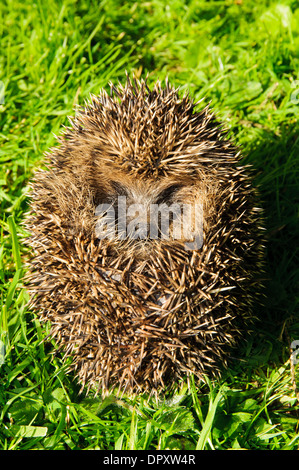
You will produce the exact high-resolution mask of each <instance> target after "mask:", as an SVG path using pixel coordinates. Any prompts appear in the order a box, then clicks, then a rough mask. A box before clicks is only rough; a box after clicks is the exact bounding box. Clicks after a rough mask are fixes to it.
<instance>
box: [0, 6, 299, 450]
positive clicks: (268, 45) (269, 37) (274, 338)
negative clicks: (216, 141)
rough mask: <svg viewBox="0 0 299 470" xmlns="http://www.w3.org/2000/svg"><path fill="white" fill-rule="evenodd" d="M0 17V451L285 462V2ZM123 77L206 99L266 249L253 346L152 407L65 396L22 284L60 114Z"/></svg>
mask: <svg viewBox="0 0 299 470" xmlns="http://www.w3.org/2000/svg"><path fill="white" fill-rule="evenodd" d="M0 14H1V21H0V35H1V53H0V80H1V81H2V84H3V85H2V86H4V87H5V96H4V97H2V99H1V103H2V104H0V207H1V226H0V239H1V248H0V281H1V283H0V289H1V313H0V315H1V316H0V328H1V329H0V340H1V343H0V346H1V347H0V363H1V364H2V365H1V366H0V448H1V449H18V450H20V449H230V448H234V449H239V448H243V449H271V450H275V449H298V448H299V428H298V418H299V414H298V404H299V403H298V396H299V395H298V387H299V384H298V379H299V372H298V370H299V369H298V365H296V364H295V365H294V367H292V364H291V363H290V344H291V342H292V341H294V340H299V317H298V287H299V282H298V281H299V271H298V264H299V263H298V249H297V244H298V239H299V233H298V193H299V175H298V159H299V140H298V136H299V133H298V127H299V126H298V118H297V116H298V111H299V8H298V3H297V2H296V1H295V0H294V1H291V0H280V1H279V0H274V1H270V0H269V1H264V2H255V1H253V0H246V1H245V0H243V2H242V1H233V0H226V1H195V0H189V1H187V0H185V1H183V0H174V1H173V2H163V1H162V0H149V1H148V2H144V3H143V2H134V1H127V2H122V1H119V0H106V1H102V2H94V1H89V0H83V1H81V2H75V1H74V0H61V1H58V0H51V2H50V1H49V2H48V1H44V2H42V1H41V0H39V1H37V2H33V3H32V2H29V1H28V0H23V1H22V2H19V1H17V0H15V1H3V2H1V4H0ZM125 70H127V71H128V72H129V74H131V75H132V74H133V73H134V74H135V75H137V76H138V77H139V76H144V75H146V74H147V73H149V79H148V80H149V84H150V85H151V84H152V83H153V82H154V81H155V80H156V79H158V78H159V79H161V80H164V78H165V77H166V76H168V77H169V80H170V82H171V83H173V84H174V85H176V86H180V87H181V88H182V90H185V89H189V90H190V93H191V95H193V96H194V97H195V99H200V98H205V99H204V103H207V102H209V101H210V100H211V101H212V106H213V107H214V109H215V110H216V112H217V113H218V115H219V116H220V118H222V119H224V120H225V122H226V125H227V127H228V128H229V130H230V132H231V134H232V135H233V136H234V139H235V141H236V143H238V144H239V145H240V146H241V147H242V149H243V154H244V161H246V162H247V163H251V164H252V165H253V167H254V168H255V172H256V180H255V181H256V184H259V186H260V192H261V197H262V201H263V207H264V209H265V216H266V228H267V236H268V244H267V264H268V268H267V282H266V291H265V304H264V306H262V307H259V308H257V311H256V315H257V316H258V317H259V318H260V322H259V323H258V324H257V326H256V328H255V331H254V334H253V335H252V336H250V337H248V338H247V340H246V341H245V340H244V343H242V344H241V345H240V348H239V349H238V351H236V352H235V354H234V357H233V359H232V361H231V364H230V367H229V369H228V370H227V371H225V372H224V374H223V376H222V378H221V380H219V381H217V382H215V383H210V382H208V381H207V383H205V384H202V385H196V384H195V383H193V382H192V381H191V384H190V386H189V388H188V387H187V385H186V384H185V383H181V384H178V386H177V389H176V390H175V391H174V392H173V391H172V392H170V391H166V393H165V397H164V399H163V400H162V401H158V402H157V401H156V400H154V399H153V398H151V399H149V398H148V397H146V396H137V397H135V398H132V397H122V398H116V397H115V396H110V397H107V398H106V399H105V400H104V401H103V400H101V399H100V398H96V397H93V396H83V395H79V393H78V390H79V387H78V385H77V384H76V382H75V381H74V378H73V377H72V375H71V374H67V373H66V369H67V364H65V363H64V362H63V360H62V358H61V357H60V356H59V355H55V354H53V353H54V352H55V344H53V343H41V340H42V338H44V337H45V335H46V332H45V331H44V330H43V329H42V328H41V326H40V323H39V320H38V317H37V316H34V315H33V313H32V312H30V310H28V308H27V307H26V302H27V301H28V294H27V292H26V290H25V289H23V287H22V276H23V274H24V271H25V269H24V267H23V264H22V262H23V260H24V259H25V258H26V256H27V255H28V253H27V251H26V249H25V247H24V245H23V243H22V237H23V236H24V235H25V233H24V231H23V229H22V226H21V222H22V220H23V218H24V213H25V212H26V210H27V204H28V201H27V191H28V182H29V180H30V177H31V176H32V173H33V171H34V169H35V168H36V167H38V166H39V165H40V164H41V161H42V155H43V152H44V151H46V150H47V149H48V148H49V147H51V146H53V145H54V144H55V137H54V135H53V134H58V133H59V129H60V128H61V126H62V125H63V124H66V123H67V116H68V115H71V114H73V107H74V105H75V104H76V103H83V102H84V99H85V98H88V96H89V93H91V92H92V93H98V92H99V90H100V89H101V88H102V87H106V88H107V89H108V87H107V84H108V81H109V80H112V81H114V82H117V81H118V80H119V81H121V82H124V80H125ZM1 89H2V88H1V87H0V90H1ZM0 98H1V97H0ZM3 98H4V99H3ZM3 345H5V352H6V355H5V358H4V357H3V353H4V348H3V347H2V346H3ZM296 380H297V384H296ZM296 394H297V398H296Z"/></svg>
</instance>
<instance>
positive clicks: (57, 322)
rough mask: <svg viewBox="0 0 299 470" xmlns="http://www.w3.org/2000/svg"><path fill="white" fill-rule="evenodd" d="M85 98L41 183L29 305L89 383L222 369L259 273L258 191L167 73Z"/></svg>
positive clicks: (36, 189) (206, 113)
mask: <svg viewBox="0 0 299 470" xmlns="http://www.w3.org/2000/svg"><path fill="white" fill-rule="evenodd" d="M112 92H113V93H114V96H111V97H108V95H107V94H106V93H105V92H102V93H101V94H100V96H99V97H92V100H91V103H89V104H87V105H86V106H85V108H81V109H80V110H79V111H78V113H77V115H76V117H75V119H74V120H71V127H69V128H66V130H65V132H64V133H63V134H62V136H61V137H59V139H58V141H59V143H60V145H59V146H58V147H56V148H54V149H52V151H51V152H50V153H49V154H48V159H49V169H48V170H46V171H38V172H37V173H36V175H35V177H34V180H33V182H32V188H33V191H32V196H31V197H32V201H31V212H30V215H29V217H28V218H27V225H26V226H27V229H28V230H29V231H30V232H31V234H32V235H31V237H30V238H29V239H28V244H29V246H30V247H31V248H32V250H33V255H32V257H31V260H30V271H29V278H28V279H29V281H28V283H29V289H30V291H31V293H32V302H31V305H32V307H33V308H34V309H36V310H37V311H38V312H39V314H40V318H41V319H42V320H44V321H46V320H50V322H51V325H52V327H51V333H52V336H53V337H54V338H55V339H56V340H57V342H58V344H59V345H60V347H61V348H63V349H64V351H65V353H66V354H67V355H71V356H72V357H73V369H74V370H75V371H76V373H77V375H78V377H79V379H80V381H81V383H82V385H84V384H87V385H88V387H96V388H99V389H102V390H108V389H109V388H111V387H114V386H119V387H120V388H122V389H123V390H127V391H131V392H133V391H136V390H142V391H148V390H153V389H155V390H160V389H161V387H163V385H164V383H165V382H166V381H169V380H177V379H178V378H182V377H184V376H185V375H188V374H190V373H193V374H195V375H196V376H197V377H199V378H200V377H202V375H203V374H206V373H209V372H210V373H211V374H215V373H216V371H217V364H218V363H219V361H220V362H221V364H225V363H226V356H227V354H228V352H229V347H231V346H232V345H234V344H235V343H236V340H237V339H238V338H239V337H240V335H241V334H242V331H244V329H245V325H246V324H247V322H249V321H250V320H251V317H252V314H251V305H252V302H253V299H254V298H255V297H256V293H257V291H258V290H257V286H259V284H260V272H261V266H262V253H263V246H262V235H261V234H262V231H261V228H260V215H259V209H257V208H256V207H255V191H254V190H253V188H252V185H251V181H250V178H249V177H248V175H247V173H246V169H245V168H244V167H242V166H241V165H240V161H239V155H238V153H237V151H236V149H235V147H234V146H233V144H232V143H231V141H230V140H229V139H228V138H227V136H226V134H225V132H224V131H223V130H222V129H221V127H220V126H219V124H218V123H217V121H216V120H215V117H214V115H213V114H212V113H211V111H210V110H209V109H208V108H204V109H203V110H202V111H200V112H196V111H195V109H194V108H195V105H194V104H193V102H192V101H191V100H190V99H189V98H188V97H187V96H185V97H183V98H182V99H181V98H179V96H178V93H177V91H176V90H174V89H173V88H171V87H169V85H168V84H166V87H165V88H164V89H163V88H161V86H160V84H159V83H158V84H157V85H156V86H155V87H154V89H153V91H150V90H149V89H148V87H147V85H146V83H145V82H143V81H142V82H141V83H139V82H138V83H137V82H136V83H135V85H133V84H132V83H131V82H130V81H129V80H128V82H127V84H126V86H125V87H124V88H122V87H121V86H120V87H119V88H115V87H113V86H112Z"/></svg>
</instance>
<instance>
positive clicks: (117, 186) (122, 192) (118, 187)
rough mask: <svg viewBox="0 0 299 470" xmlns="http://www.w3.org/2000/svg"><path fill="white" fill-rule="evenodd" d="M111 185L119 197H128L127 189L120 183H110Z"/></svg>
mask: <svg viewBox="0 0 299 470" xmlns="http://www.w3.org/2000/svg"><path fill="white" fill-rule="evenodd" d="M110 185H111V186H112V188H113V189H114V190H115V192H117V194H118V195H119V196H127V194H128V192H127V189H126V188H125V186H123V185H122V184H121V183H119V182H118V181H110Z"/></svg>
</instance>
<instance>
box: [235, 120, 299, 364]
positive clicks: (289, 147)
mask: <svg viewBox="0 0 299 470" xmlns="http://www.w3.org/2000/svg"><path fill="white" fill-rule="evenodd" d="M298 130H299V129H298V125H293V126H284V127H283V128H281V129H278V131H277V134H276V133H275V134H274V133H271V132H269V131H266V130H262V131H260V130H259V133H258V139H257V140H256V141H255V142H253V143H252V144H250V145H249V148H247V149H246V151H247V157H246V158H245V161H246V163H250V164H252V165H253V167H254V169H255V170H256V179H255V181H256V183H257V184H258V186H259V190H260V195H261V198H262V206H263V209H264V217H265V227H266V233H267V244H266V264H267V266H266V269H267V272H266V282H265V291H264V292H265V299H264V301H263V305H262V306H260V307H259V308H258V309H257V316H258V317H259V321H258V322H257V323H256V325H255V327H254V331H253V334H252V335H250V337H249V339H248V341H246V342H245V343H244V344H243V345H240V351H239V352H240V356H241V364H242V363H243V364H245V366H246V368H247V367H248V366H249V367H253V368H256V367H263V366H267V365H270V363H272V364H273V363H274V364H275V365H277V366H279V364H281V363H284V362H285V361H286V360H287V359H288V357H289V354H290V350H289V348H290V344H291V342H292V341H293V340H299V313H298V286H299V269H298V266H299V259H298V258H299V257H298V240H299V223H298V222H299V221H298V202H299V174H298V155H299V137H298V136H299V132H298ZM234 356H235V359H237V361H238V360H239V357H238V358H237V357H236V356H239V354H235V355H234ZM244 361H245V362H244ZM233 362H234V365H233V367H235V366H237V363H236V362H235V361H233ZM241 364H240V365H241ZM241 367H242V366H241ZM242 368H243V367H242Z"/></svg>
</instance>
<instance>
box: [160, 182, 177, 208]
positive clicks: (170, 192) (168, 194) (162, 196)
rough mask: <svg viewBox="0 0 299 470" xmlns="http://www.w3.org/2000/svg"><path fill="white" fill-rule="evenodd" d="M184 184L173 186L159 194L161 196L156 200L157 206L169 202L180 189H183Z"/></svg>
mask: <svg viewBox="0 0 299 470" xmlns="http://www.w3.org/2000/svg"><path fill="white" fill-rule="evenodd" d="M182 186H183V185H182V184H178V183H176V184H172V185H171V186H168V188H165V189H163V191H162V192H161V193H160V194H159V196H158V197H157V199H156V203H157V204H162V203H163V202H167V201H169V200H170V199H171V198H172V196H173V195H174V194H175V193H176V191H178V190H179V189H181V188H182Z"/></svg>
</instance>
